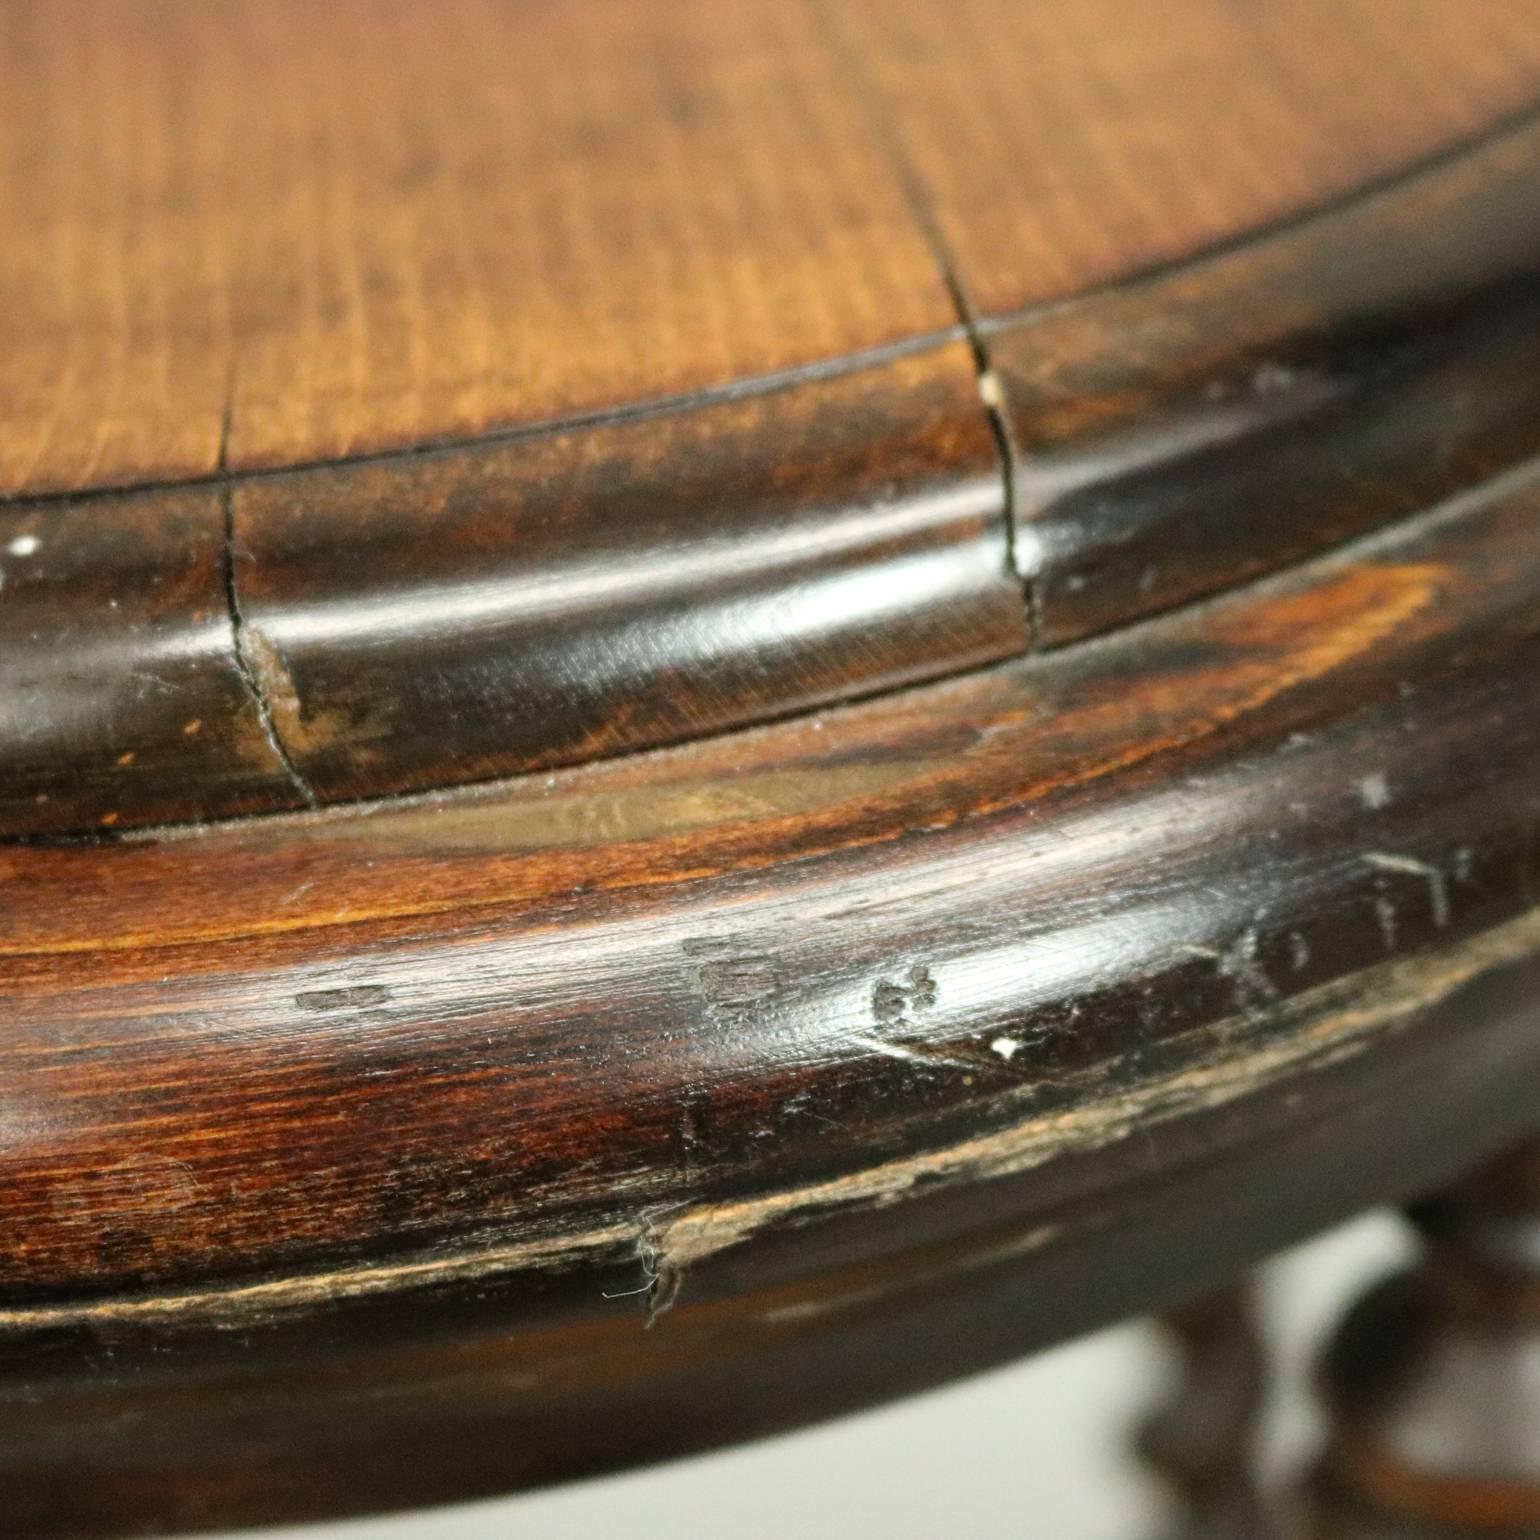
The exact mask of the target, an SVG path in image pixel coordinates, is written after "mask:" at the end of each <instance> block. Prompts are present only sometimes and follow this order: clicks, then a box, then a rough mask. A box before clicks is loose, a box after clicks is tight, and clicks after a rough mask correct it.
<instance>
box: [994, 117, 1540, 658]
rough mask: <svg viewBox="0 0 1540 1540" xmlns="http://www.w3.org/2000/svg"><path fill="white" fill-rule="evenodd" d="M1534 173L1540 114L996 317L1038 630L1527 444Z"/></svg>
mask: <svg viewBox="0 0 1540 1540" xmlns="http://www.w3.org/2000/svg"><path fill="white" fill-rule="evenodd" d="M1537 167H1540V126H1530V127H1525V128H1522V129H1519V130H1515V131H1513V132H1511V133H1508V134H1505V135H1503V136H1501V137H1500V138H1498V139H1497V140H1495V141H1494V142H1493V143H1491V144H1489V145H1487V146H1485V147H1484V148H1482V149H1481V150H1479V151H1478V152H1476V153H1473V154H1470V155H1466V156H1462V157H1460V158H1457V159H1456V160H1454V161H1452V162H1450V163H1447V164H1441V165H1439V166H1437V167H1436V168H1434V169H1432V170H1430V171H1427V172H1425V173H1423V174H1422V175H1419V176H1416V177H1413V178H1411V179H1409V180H1407V181H1403V182H1400V183H1397V184H1396V185H1394V186H1392V187H1390V188H1388V189H1386V190H1385V191H1383V192H1381V193H1379V194H1377V195H1375V196H1373V197H1369V198H1365V199H1363V200H1361V201H1359V202H1357V203H1355V204H1354V205H1352V206H1351V207H1348V208H1344V209H1341V210H1337V211H1334V212H1333V213H1331V214H1330V215H1328V216H1326V217H1322V218H1319V219H1314V220H1310V221H1307V222H1305V223H1303V224H1298V225H1293V226H1291V227H1289V228H1288V229H1286V230H1284V231H1281V232H1279V233H1277V234H1275V235H1272V236H1270V237H1267V238H1265V239H1260V240H1257V241H1255V242H1252V243H1250V244H1248V245H1245V246H1243V247H1241V248H1239V249H1236V250H1232V251H1228V252H1225V253H1223V254H1221V255H1219V256H1215V257H1212V258H1210V259H1208V260H1206V261H1202V262H1197V263H1193V264H1190V265H1188V266H1185V267H1182V268H1178V269H1176V270H1175V271H1171V272H1167V273H1163V274H1160V275H1158V276H1156V277H1154V278H1151V279H1148V280H1146V281H1144V282H1141V283H1136V284H1131V285H1128V286H1126V287H1122V288H1118V289H1113V290H1109V291H1106V292H1104V293H1100V294H1096V295H1093V296H1091V297H1089V298H1087V299H1085V300H1082V301H1079V302H1076V303H1073V304H1070V305H1066V306H1062V307H1060V308H1057V309H1054V310H1050V311H1048V312H1046V313H1044V314H1042V315H1041V316H1038V317H1035V318H1032V319H1029V320H1027V321H1024V322H1019V323H1016V324H1013V325H1009V326H1006V327H1003V328H1000V329H995V330H992V331H990V332H989V334H988V337H987V349H988V355H989V360H990V362H991V364H992V365H993V367H994V370H995V374H996V378H997V379H998V382H999V391H1000V397H1001V402H1002V410H1003V412H1004V414H1005V416H1006V418H1007V420H1008V423H1009V427H1010V432H1011V437H1012V439H1013V440H1014V443H1015V446H1016V449H1017V463H1016V467H1015V474H1014V506H1015V514H1016V525H1017V533H1016V558H1017V562H1018V564H1019V567H1020V569H1021V572H1022V574H1023V576H1024V578H1025V579H1026V580H1027V581H1028V583H1029V584H1030V587H1031V592H1032V596H1033V614H1034V618H1035V623H1036V629H1037V636H1038V640H1039V642H1040V643H1041V644H1042V645H1044V646H1058V645H1062V644H1063V643H1065V642H1068V641H1073V640H1075V639H1076V638H1078V637H1082V636H1086V635H1088V634H1092V633H1094V632H1097V631H1102V630H1106V629H1109V628H1110V627H1112V626H1116V625H1123V624H1126V623H1127V622H1128V621H1129V620H1130V619H1132V618H1134V617H1136V616H1139V615H1141V614H1147V613H1150V612H1151V611H1154V610H1158V609H1163V608H1166V607H1169V606H1171V605H1173V604H1178V603H1182V602H1185V601H1189V600H1191V599H1193V598H1195V597H1198V596H1201V595H1203V594H1206V593H1211V592H1213V591H1214V590H1215V589H1218V588H1223V587H1226V586H1228V585H1231V584H1234V583H1238V582H1243V581H1245V580H1247V579H1249V578H1252V577H1255V576H1256V575H1257V574H1258V573H1261V572H1265V571H1267V570H1269V569H1271V568H1275V567H1280V566H1283V565H1285V564H1286V563H1288V562H1290V561H1297V560H1299V559H1300V558H1301V557H1302V556H1305V555H1308V554H1309V553H1310V552H1311V551H1313V550H1319V549H1322V548H1324V547H1326V546H1329V545H1332V544H1334V543H1336V542H1339V541H1341V540H1344V539H1347V538H1348V537H1349V536H1351V535H1354V534H1357V533H1359V532H1360V531H1362V530H1364V529H1366V528H1369V527H1371V526H1373V525H1375V524H1380V523H1385V522H1388V521H1389V520H1391V519H1395V518H1399V517H1403V516H1405V515H1406V514H1408V513H1411V512H1414V511H1416V510H1417V509H1419V508H1425V507H1428V506H1429V505H1431V504H1432V503H1434V502H1436V501H1437V500H1438V499H1439V498H1440V497H1444V496H1448V495H1450V494H1451V493H1454V492H1457V491H1459V490H1460V489H1461V488H1462V487H1464V486H1467V485H1469V484H1470V483H1471V482H1473V481H1475V480H1479V479H1480V478H1482V477H1483V476H1486V475H1490V474H1491V473H1492V472H1493V471H1495V470H1497V469H1498V468H1500V467H1501V466H1503V465H1505V464H1510V463H1512V462H1514V461H1516V460H1519V459H1522V458H1525V457H1526V456H1528V455H1531V454H1533V453H1535V451H1536V449H1537V448H1540V189H1537V184H1536V176H1537ZM1392 252H1393V253H1394V254H1395V259H1394V260H1393V261H1391V260H1387V253H1392Z"/></svg>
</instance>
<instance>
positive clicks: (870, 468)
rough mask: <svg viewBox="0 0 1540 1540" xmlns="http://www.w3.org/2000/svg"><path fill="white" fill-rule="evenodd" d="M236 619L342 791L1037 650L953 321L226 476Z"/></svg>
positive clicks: (636, 744)
mask: <svg viewBox="0 0 1540 1540" xmlns="http://www.w3.org/2000/svg"><path fill="white" fill-rule="evenodd" d="M232 518H233V525H232V528H233V535H234V550H235V561H234V566H235V585H236V591H237V594H238V602H239V608H240V613H241V620H242V625H241V640H242V647H243V650H244V652H245V653H246V654H247V655H248V656H249V657H250V658H251V659H252V663H253V669H254V672H256V673H258V674H259V675H260V676H261V678H262V680H263V681H264V682H265V693H266V695H267V697H268V698H269V699H270V700H271V701H272V702H273V703H274V707H273V715H274V726H275V731H276V734H277V736H278V738H279V739H280V741H282V743H283V744H284V746H285V748H286V751H287V753H288V755H289V757H290V759H291V760H292V762H293V763H294V764H295V765H296V767H297V768H298V771H299V774H300V775H301V776H302V777H303V778H304V780H305V782H306V783H307V785H308V786H309V787H310V788H311V790H312V791H313V793H314V794H315V795H316V796H317V797H318V798H319V799H320V800H323V801H336V800H341V799H349V798H357V797H363V796H371V795H379V794H381V793H384V792H399V791H402V790H409V789H414V788H417V787H423V786H434V785H443V784H446V783H454V782H466V781H474V780H486V779H490V778H491V777H493V776H497V775H507V774H511V773H514V772H519V771H528V770H534V769H543V768H549V767H550V766H552V765H557V764H563V763H574V762H581V761H583V760H585V759H594V758H598V757H601V756H603V755H606V754H613V753H616V752H620V751H624V750H635V749H638V748H645V747H648V746H650V745H654V744H658V743H668V742H675V741H679V740H682V739H689V738H698V737H701V736H703V735H705V734H708V733H711V732H714V731H720V730H722V729H724V728H730V727H736V726H740V725H742V724H744V723H746V722H753V721H763V720H766V719H768V718H772V717H775V716H782V715H785V714H786V713H788V712H790V711H795V710H807V709H808V708H810V707H814V706H819V705H824V704H827V703H828V702H830V701H835V700H840V699H849V698H851V697H854V696H859V695H865V694H871V693H873V692H875V691H877V690H883V689H893V688H895V687H897V686H901V685H906V684H912V683H914V682H916V681H918V680H921V679H926V678H934V677H937V676H939V675H943V674H948V673H959V672H962V671H963V670H965V669H967V668H970V667H974V666H977V665H979V664H982V663H988V662H993V661H996V660H998V659H1000V658H1004V657H1009V656H1011V655H1013V654H1016V653H1020V652H1022V651H1024V650H1025V648H1026V642H1027V628H1026V613H1025V608H1024V605H1023V603H1022V595H1021V587H1020V584H1019V583H1018V581H1017V579H1016V577H1015V575H1014V573H1013V572H1012V571H1011V568H1010V563H1009V560H1008V557H1007V551H1006V526H1005V484H1004V475H1003V469H1002V466H1001V464H1000V461H999V457H998V456H997V454H996V450H995V445H994V440H993V438H992V436H991V434H990V431H989V425H988V422H987V420H986V418H985V415H984V413H983V411H982V409H981V407H980V405H979V399H978V391H977V387H976V380H975V377H974V372H973V365H972V360H971V358H970V356H969V353H968V350H967V348H966V347H965V346H964V345H963V344H962V343H952V344H950V345H948V346H946V347H945V348H943V349H941V350H940V351H931V352H926V353H923V354H920V355H917V356H915V357H913V358H908V359H903V360H899V361H897V362H894V363H891V364H888V365H885V366H883V367H880V368H876V369H870V370H864V371H857V372H855V373H852V374H846V375H840V376H838V377H836V378H834V379H831V380H826V381H808V382H803V383H801V384H799V385H796V386H791V387H788V388H787V389H784V390H781V391H777V392H774V393H771V394H768V395H757V396H753V397H750V398H748V399H745V400H742V401H729V402H722V403H719V404H716V405H713V406H704V407H700V408H698V409H696V410H693V411H687V412H681V413H673V414H669V415H667V416H663V417H657V418H647V419H643V420H638V421H627V422H618V423H613V424H609V425H606V426H592V427H587V428H581V429H575V430H572V431H569V432H566V433H559V434H551V435H543V436H541V437H539V438H536V439H525V440H519V441H517V442H513V443H507V444H492V445H486V446H484V447H482V448H479V449H478V448H467V449H460V450H455V451H450V452H448V453H445V454H442V455H426V456H419V457H416V458H414V459H412V460H410V461H407V462H401V463H398V462H394V461H387V462H381V463H379V464H376V465H372V466H364V467H359V466H345V467H334V468H326V469H320V470H311V471H300V472H295V473H294V474H292V475H289V476H285V477H278V478H267V479H261V480H257V481H247V482H245V483H242V484H240V485H238V486H237V487H236V489H235V490H234V492H233V493H232Z"/></svg>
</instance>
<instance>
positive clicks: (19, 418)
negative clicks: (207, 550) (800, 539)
mask: <svg viewBox="0 0 1540 1540" xmlns="http://www.w3.org/2000/svg"><path fill="white" fill-rule="evenodd" d="M1127 10H1128V8H1127V7H1123V6H1116V5H1112V4H1110V3H1104V0H1079V3H1076V4H1074V5H1047V4H1031V5H1024V6H1018V5H1007V4H1004V3H1001V0H967V3H964V4H959V5H956V6H946V7H932V6H928V5H925V4H923V3H919V0H914V3H908V4H904V5H896V6H895V5H890V4H887V3H885V0H884V3H882V4H870V5H865V6H857V7H841V8H839V9H838V10H837V11H836V10H834V9H833V8H830V7H826V6H822V5H816V6H815V5H808V4H793V5H784V4H779V3H776V0H731V3H725V4H724V3H721V0H686V3H682V4H671V5H636V4H633V3H631V0H597V3H594V0H585V3H578V0H546V3H542V4H540V5H515V4H506V3H496V0H444V3H442V4H436V5H434V6H432V7H423V6H420V5H415V4H412V3H410V0H345V3H338V4H331V5H327V6H324V7H319V8H317V7H315V6H310V5H305V4H303V3H301V0H266V3H263V4H260V5H236V4H229V3H224V4H203V3H199V0H162V3H156V4H149V3H144V0H132V3H124V4H116V5H111V6H101V5H94V4H91V3H89V0H40V3H37V4H29V5H24V6H8V7H6V8H5V11H4V15H3V17H0V29H3V30H0V71H3V76H0V207H4V209H5V210H6V217H7V230H8V234H7V239H6V240H5V241H4V242H3V243H0V293H3V294H4V297H5V304H4V305H3V306H0V494H17V493H23V492H38V491H47V490H77V489H80V488H83V487H100V486H117V485H124V484H135V483H142V482H145V481H158V480H165V479H177V478H185V477H198V476H211V475H214V474H216V473H218V472H219V471H220V470H221V469H222V468H226V467H228V468H234V469H249V468H253V467H261V466H281V465H292V464H297V463H307V462H312V461H318V460H326V459H332V458H336V457H339V456H350V455H358V454H363V453H371V452H377V451H381V450H388V449H391V448H400V447H404V446H411V445H419V444H423V443H431V442H438V441H442V440H445V439H451V438H463V437H467V436H474V435H477V434H481V433H485V432H488V431H498V430H502V429H506V428H509V427H512V426H518V425H529V424H531V423H537V422H550V421H553V420H558V419H564V418H569V417H574V416H577V417H582V416H585V415H589V414H593V413H603V412H608V411H613V410H616V409H620V408H625V407H629V406H632V405H634V404H636V403H638V402H645V401H656V400H658V399H659V398H666V397H672V396H680V395H689V394H692V393H696V392H700V391H708V390H715V389H718V388H721V387H724V386H726V385H728V384H730V383H733V382H739V381H743V380H745V379H749V378H754V377H760V376H765V375H773V374H775V373H777V372H780V371H785V370H795V369H799V368H803V367H806V366H809V365H813V364H819V363H822V362H825V361H828V360H831V359H838V358H840V357H842V356H845V355H848V354H851V353H859V352H861V351H863V350H869V349H879V348H883V347H885V346H887V345H889V344H892V343H894V342H897V341H902V340H906V339H912V338H913V337H915V336H917V335H926V334H929V333H932V332H937V331H943V330H945V329H947V328H949V327H951V326H953V325H954V324H955V323H956V321H957V319H958V317H957V314H956V311H955V308H954V306H953V304H952V301H951V299H950V297H949V295H948V290H947V284H946V275H945V274H944V272H943V269H942V265H941V264H940V263H939V262H938V260H937V256H936V253H935V252H934V251H933V250H932V248H931V243H930V242H929V241H928V239H927V235H926V230H925V226H926V225H927V224H928V223H929V222H930V221H932V220H934V222H935V224H936V225H937V226H938V227H939V229H940V231H941V232H942V234H943V236H944V239H945V242H946V244H947V245H948V247H949V248H950V249H951V251H952V252H953V253H955V260H956V276H958V277H959V278H960V279H961V281H962V283H963V285H964V287H965V289H966V291H967V292H968V293H969V295H971V297H972V299H971V302H972V304H973V305H974V306H975V307H976V308H977V309H978V310H980V311H981V312H997V311H1009V310H1013V309H1015V308H1017V307H1020V306H1023V305H1027V304H1032V303H1039V302H1041V301H1043V300H1046V299H1050V298H1054V297H1061V296H1064V295H1068V294H1073V293H1076V292H1080V291H1081V290H1084V289H1085V288H1087V287H1090V286H1094V285H1097V284H1105V283H1107V282H1110V281H1113V280H1115V279H1116V278H1118V277H1120V276H1124V275H1127V274H1128V273H1131V272H1134V271H1138V270H1140V269H1143V268H1145V267H1148V266H1149V265H1150V264H1152V263H1157V262H1170V261H1175V260H1178V259H1180V258H1182V257H1185V256H1189V255H1191V254H1193V253H1195V252H1197V251H1199V250H1201V249H1203V248H1204V247H1206V246H1209V245H1212V244H1214V243H1217V242H1223V241H1228V240H1233V239H1235V238H1236V237H1237V236H1239V235H1241V234H1243V233H1245V232H1247V231H1252V230H1255V229H1257V228H1258V227H1260V226H1262V225H1265V224H1267V223H1269V222H1273V221H1277V220H1282V219H1287V218H1290V217H1293V216H1295V215H1297V214H1298V213H1299V212H1300V211H1301V210H1304V209H1309V208H1313V207H1316V206H1318V205H1320V204H1321V202H1322V201H1323V200H1329V199H1332V198H1338V197H1341V196H1343V195H1345V194H1348V193H1351V192H1352V190H1353V189H1355V188H1357V187H1360V186H1362V185H1364V184H1365V183H1366V182H1372V181H1374V180H1375V179H1377V178H1383V177H1385V176H1388V175H1393V174H1395V173H1397V172H1398V171H1399V170H1401V169H1403V168H1404V167H1405V166H1406V165H1407V163H1408V162H1410V161H1413V160H1415V159H1416V158H1417V157H1419V156H1423V155H1427V154H1430V153H1436V152H1439V151H1441V150H1445V149H1447V147H1448V146H1449V144H1450V143H1451V142H1452V141H1454V140H1457V139H1459V138H1461V137H1462V136H1469V135H1479V134H1480V133H1481V132H1483V131H1484V130H1486V129H1488V128H1490V127H1491V125H1492V124H1493V123H1494V122H1496V121H1499V120H1501V119H1502V118H1504V116H1505V115H1508V114H1512V113H1514V112H1517V111H1520V110H1522V109H1523V108H1524V106H1525V105H1526V104H1528V103H1530V102H1531V101H1532V100H1533V99H1534V98H1535V97H1536V96H1537V95H1540V40H1537V35H1536V29H1535V27H1534V26H1533V24H1532V22H1533V18H1532V13H1531V10H1530V7H1529V6H1528V4H1527V0H1484V3H1483V4H1482V5H1480V6H1471V5H1468V4H1466V3H1464V0H1407V3H1402V0H1372V3H1371V0H1362V3H1359V4H1356V5H1354V6H1353V7H1352V8H1351V9H1347V8H1344V7H1341V6H1336V5H1330V4H1327V3H1326V0H1287V3H1285V0H1266V3H1261V4H1258V3H1245V4H1242V3H1238V0H1180V3H1179V4H1173V5H1163V6H1160V7H1140V8H1136V13H1135V14H1133V15H1128V14H1126V12H1127ZM301 35H302V36H303V38H304V46H303V47H296V46H294V40H295V39H296V38H297V37H299V36H301ZM853 61H854V62H853ZM866 75H870V76H871V77H872V82H873V83H872V84H871V85H870V88H863V85H862V79H863V77H864V76H866ZM1216 124H1221V125H1223V130H1222V131H1221V132H1217V133H1216V132H1215V131H1214V126H1215V125H1216ZM895 146H897V147H898V148H899V149H900V151H901V154H900V155H899V156H897V157H896V156H895V154H894V153H893V150H894V147H895ZM906 167H907V168H909V169H906ZM906 181H913V182H914V184H915V185H914V186H913V187H911V188H909V189H907V190H906V187H905V182H906Z"/></svg>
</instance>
